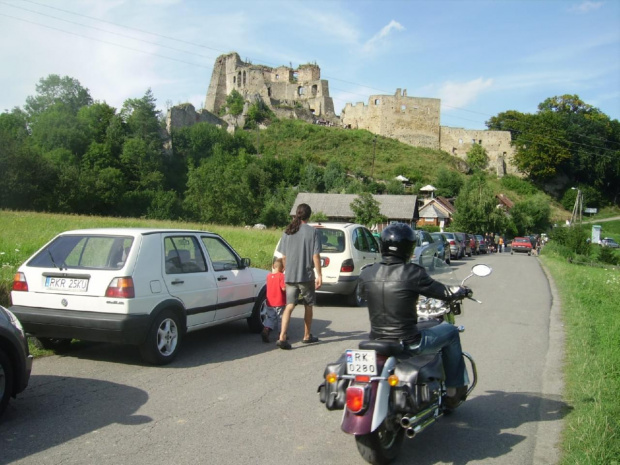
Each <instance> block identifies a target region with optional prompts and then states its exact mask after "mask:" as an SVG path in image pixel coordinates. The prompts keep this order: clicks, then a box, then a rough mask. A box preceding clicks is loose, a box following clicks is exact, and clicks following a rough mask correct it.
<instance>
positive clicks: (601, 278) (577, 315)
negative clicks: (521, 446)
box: [541, 253, 620, 465]
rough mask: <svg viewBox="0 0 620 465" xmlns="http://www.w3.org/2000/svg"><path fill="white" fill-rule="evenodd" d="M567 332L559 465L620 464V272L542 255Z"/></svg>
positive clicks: (547, 254) (552, 255)
mask: <svg viewBox="0 0 620 465" xmlns="http://www.w3.org/2000/svg"><path fill="white" fill-rule="evenodd" d="M541 259H542V260H543V262H544V264H545V265H546V266H547V268H548V269H549V271H550V272H551V274H552V276H553V279H554V280H555V283H556V285H557V288H558V292H559V293H560V298H561V301H562V315H563V320H564V325H565V331H566V346H565V367H564V371H565V392H564V400H565V401H566V403H567V404H569V405H570V406H571V407H572V410H571V412H570V413H569V414H568V415H567V416H566V418H565V426H564V431H563V434H562V445H561V447H562V459H561V461H560V463H561V464H566V465H568V464H571V465H574V464H580V465H586V464H591V465H600V464H614V463H616V464H620V396H619V393H620V315H619V310H620V306H619V302H620V271H618V270H612V269H605V268H592V267H585V266H579V265H575V264H571V263H568V262H567V261H566V260H565V259H564V258H562V257H560V256H558V255H555V254H552V253H543V255H542V257H541Z"/></svg>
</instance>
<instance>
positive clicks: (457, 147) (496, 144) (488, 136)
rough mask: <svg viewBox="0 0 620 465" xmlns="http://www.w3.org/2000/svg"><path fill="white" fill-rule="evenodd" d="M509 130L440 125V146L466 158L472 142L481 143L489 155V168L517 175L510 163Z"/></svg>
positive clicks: (497, 171)
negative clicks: (486, 129)
mask: <svg viewBox="0 0 620 465" xmlns="http://www.w3.org/2000/svg"><path fill="white" fill-rule="evenodd" d="M510 141H511V138H510V132H508V131H485V130H475V129H463V128H450V127H447V126H442V127H441V136H440V148H441V150H445V151H446V152H448V153H450V154H451V155H454V156H456V157H459V158H460V159H462V160H466V159H467V152H468V151H469V150H470V149H471V148H472V147H473V145H474V144H480V145H482V146H483V147H484V148H485V149H486V152H487V155H488V157H489V167H488V168H489V170H491V171H493V172H495V173H497V175H498V176H503V175H504V174H515V175H518V174H519V173H518V171H517V169H516V167H515V166H514V165H513V164H512V163H511V161H512V159H513V158H514V148H513V147H512V145H510Z"/></svg>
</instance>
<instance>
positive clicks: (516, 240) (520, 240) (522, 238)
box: [515, 237, 530, 242]
mask: <svg viewBox="0 0 620 465" xmlns="http://www.w3.org/2000/svg"><path fill="white" fill-rule="evenodd" d="M515 242H530V240H529V239H525V238H524V237H517V238H516V239H515Z"/></svg>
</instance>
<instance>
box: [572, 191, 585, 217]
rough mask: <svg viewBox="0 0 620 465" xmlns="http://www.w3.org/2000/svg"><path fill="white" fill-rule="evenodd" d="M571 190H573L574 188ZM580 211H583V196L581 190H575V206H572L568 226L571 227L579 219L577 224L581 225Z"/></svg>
mask: <svg viewBox="0 0 620 465" xmlns="http://www.w3.org/2000/svg"><path fill="white" fill-rule="evenodd" d="M572 189H575V188H574V187H573V188H572ZM582 211H583V194H582V193H581V189H578V188H577V198H576V199H575V205H574V206H573V213H572V214H571V216H570V224H571V226H572V225H573V224H574V222H575V221H577V218H579V224H580V225H581V220H582V216H581V215H582Z"/></svg>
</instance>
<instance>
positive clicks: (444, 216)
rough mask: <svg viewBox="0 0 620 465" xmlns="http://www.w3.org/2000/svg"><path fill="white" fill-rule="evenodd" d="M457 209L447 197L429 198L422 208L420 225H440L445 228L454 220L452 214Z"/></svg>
mask: <svg viewBox="0 0 620 465" xmlns="http://www.w3.org/2000/svg"><path fill="white" fill-rule="evenodd" d="M455 211H456V210H455V209H454V206H453V205H452V203H450V201H449V200H448V199H447V198H445V197H435V198H433V199H429V200H428V201H427V202H426V203H425V204H424V205H423V206H422V207H421V208H420V221H419V222H418V226H439V227H440V228H444V227H446V226H448V225H449V224H450V222H451V221H452V215H453V214H454V212H455Z"/></svg>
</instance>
